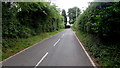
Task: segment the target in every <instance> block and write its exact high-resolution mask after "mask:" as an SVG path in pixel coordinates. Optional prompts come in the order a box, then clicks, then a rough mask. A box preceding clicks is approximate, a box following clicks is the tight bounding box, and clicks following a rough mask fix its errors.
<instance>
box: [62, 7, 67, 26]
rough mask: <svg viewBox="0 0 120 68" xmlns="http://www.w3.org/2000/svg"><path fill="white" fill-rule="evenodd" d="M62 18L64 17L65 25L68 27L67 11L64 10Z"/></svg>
mask: <svg viewBox="0 0 120 68" xmlns="http://www.w3.org/2000/svg"><path fill="white" fill-rule="evenodd" d="M62 16H63V21H64V25H65V27H66V24H67V15H66V11H65V10H64V9H63V10H62Z"/></svg>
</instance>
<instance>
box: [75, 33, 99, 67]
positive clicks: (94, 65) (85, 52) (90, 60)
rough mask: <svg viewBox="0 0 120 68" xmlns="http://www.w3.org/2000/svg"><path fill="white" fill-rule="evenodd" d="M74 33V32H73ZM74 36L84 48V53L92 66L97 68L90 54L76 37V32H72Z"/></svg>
mask: <svg viewBox="0 0 120 68" xmlns="http://www.w3.org/2000/svg"><path fill="white" fill-rule="evenodd" d="M73 33H74V32H73ZM74 35H75V37H76V38H77V40H78V42H79V44H80V45H81V47H82V49H83V50H84V52H85V54H86V55H87V57H88V58H89V60H90V62H91V63H92V65H93V66H94V68H97V67H96V65H95V63H94V62H93V60H92V59H91V57H90V55H89V54H88V53H87V51H86V49H85V48H84V46H83V45H82V43H81V42H80V40H79V39H78V37H77V36H76V34H75V33H74Z"/></svg>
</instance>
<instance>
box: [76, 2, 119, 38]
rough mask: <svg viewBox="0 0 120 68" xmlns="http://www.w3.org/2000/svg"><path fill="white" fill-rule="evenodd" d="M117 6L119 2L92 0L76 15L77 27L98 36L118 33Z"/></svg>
mask: <svg viewBox="0 0 120 68" xmlns="http://www.w3.org/2000/svg"><path fill="white" fill-rule="evenodd" d="M119 6H120V2H102V3H101V2H92V3H91V4H90V5H89V7H88V8H87V9H86V11H84V13H82V14H81V15H79V17H78V20H77V23H78V25H79V29H81V30H82V31H84V32H88V33H92V34H97V35H100V36H114V35H120V31H119V30H120V27H119V26H120V23H119V22H120V19H119V18H120V16H119V14H120V13H119V12H120V7H119Z"/></svg>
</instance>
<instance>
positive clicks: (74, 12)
mask: <svg viewBox="0 0 120 68" xmlns="http://www.w3.org/2000/svg"><path fill="white" fill-rule="evenodd" d="M80 13H81V11H80V9H79V8H78V7H73V8H69V9H68V17H69V23H70V24H73V23H74V22H75V20H76V16H77V17H78V16H79V15H80Z"/></svg>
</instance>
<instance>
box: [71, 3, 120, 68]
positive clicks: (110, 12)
mask: <svg viewBox="0 0 120 68" xmlns="http://www.w3.org/2000/svg"><path fill="white" fill-rule="evenodd" d="M73 27H74V28H76V29H77V33H78V35H79V36H80V39H81V41H82V43H83V44H85V45H86V47H87V48H88V49H89V51H90V52H91V53H92V55H93V56H94V57H95V58H96V60H97V61H98V62H99V63H100V64H101V65H103V66H118V67H119V64H120V57H119V56H120V39H119V38H120V2H92V3H90V5H89V7H88V8H87V9H86V10H85V11H84V12H83V13H82V14H81V15H79V17H78V20H77V21H76V22H75V23H74V26H73ZM112 68H116V67H112Z"/></svg>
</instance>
